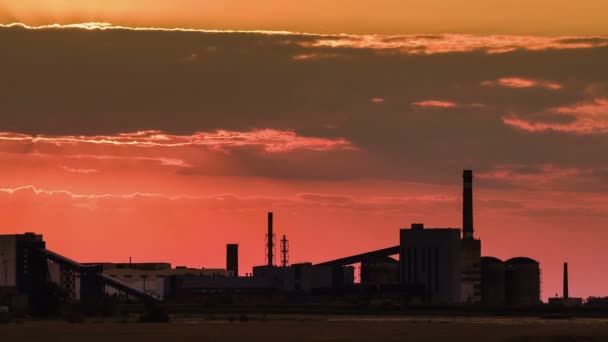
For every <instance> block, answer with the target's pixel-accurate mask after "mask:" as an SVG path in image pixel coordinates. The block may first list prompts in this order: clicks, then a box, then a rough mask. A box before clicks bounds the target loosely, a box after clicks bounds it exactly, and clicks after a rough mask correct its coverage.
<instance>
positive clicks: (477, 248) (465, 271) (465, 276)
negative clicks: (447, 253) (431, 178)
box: [461, 170, 481, 304]
mask: <svg viewBox="0 0 608 342" xmlns="http://www.w3.org/2000/svg"><path fill="white" fill-rule="evenodd" d="M462 178H463V183H462V194H463V196H462V223H463V229H462V231H463V235H462V294H461V299H462V301H463V302H465V303H471V304H475V303H480V302H481V240H479V239H475V237H474V234H473V232H474V229H473V171H472V170H464V172H463V173H462Z"/></svg>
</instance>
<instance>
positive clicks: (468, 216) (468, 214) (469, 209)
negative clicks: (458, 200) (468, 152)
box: [462, 170, 473, 239]
mask: <svg viewBox="0 0 608 342" xmlns="http://www.w3.org/2000/svg"><path fill="white" fill-rule="evenodd" d="M462 179H463V184H462V185H463V189H462V232H463V238H464V239H472V238H473V171H472V170H464V172H463V173H462Z"/></svg>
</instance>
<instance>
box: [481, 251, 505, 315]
mask: <svg viewBox="0 0 608 342" xmlns="http://www.w3.org/2000/svg"><path fill="white" fill-rule="evenodd" d="M481 302H482V303H483V304H485V305H494V306H499V305H504V304H505V263H504V262H503V261H502V260H500V259H497V258H494V257H482V258H481Z"/></svg>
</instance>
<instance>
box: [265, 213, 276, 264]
mask: <svg viewBox="0 0 608 342" xmlns="http://www.w3.org/2000/svg"><path fill="white" fill-rule="evenodd" d="M266 238H267V239H268V242H267V243H266V249H267V250H266V252H267V253H268V256H267V258H268V266H274V232H273V230H272V213H268V236H267V237H266Z"/></svg>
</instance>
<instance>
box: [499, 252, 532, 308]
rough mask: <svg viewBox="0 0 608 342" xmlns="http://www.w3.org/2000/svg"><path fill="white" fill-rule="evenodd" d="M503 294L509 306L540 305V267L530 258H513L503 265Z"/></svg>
mask: <svg viewBox="0 0 608 342" xmlns="http://www.w3.org/2000/svg"><path fill="white" fill-rule="evenodd" d="M505 266H506V268H505V290H506V291H505V293H506V300H507V304H509V305H519V306H526V305H537V304H539V303H540V265H539V263H538V261H536V260H533V259H530V258H523V257H519V258H513V259H509V260H507V261H506V263H505Z"/></svg>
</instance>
